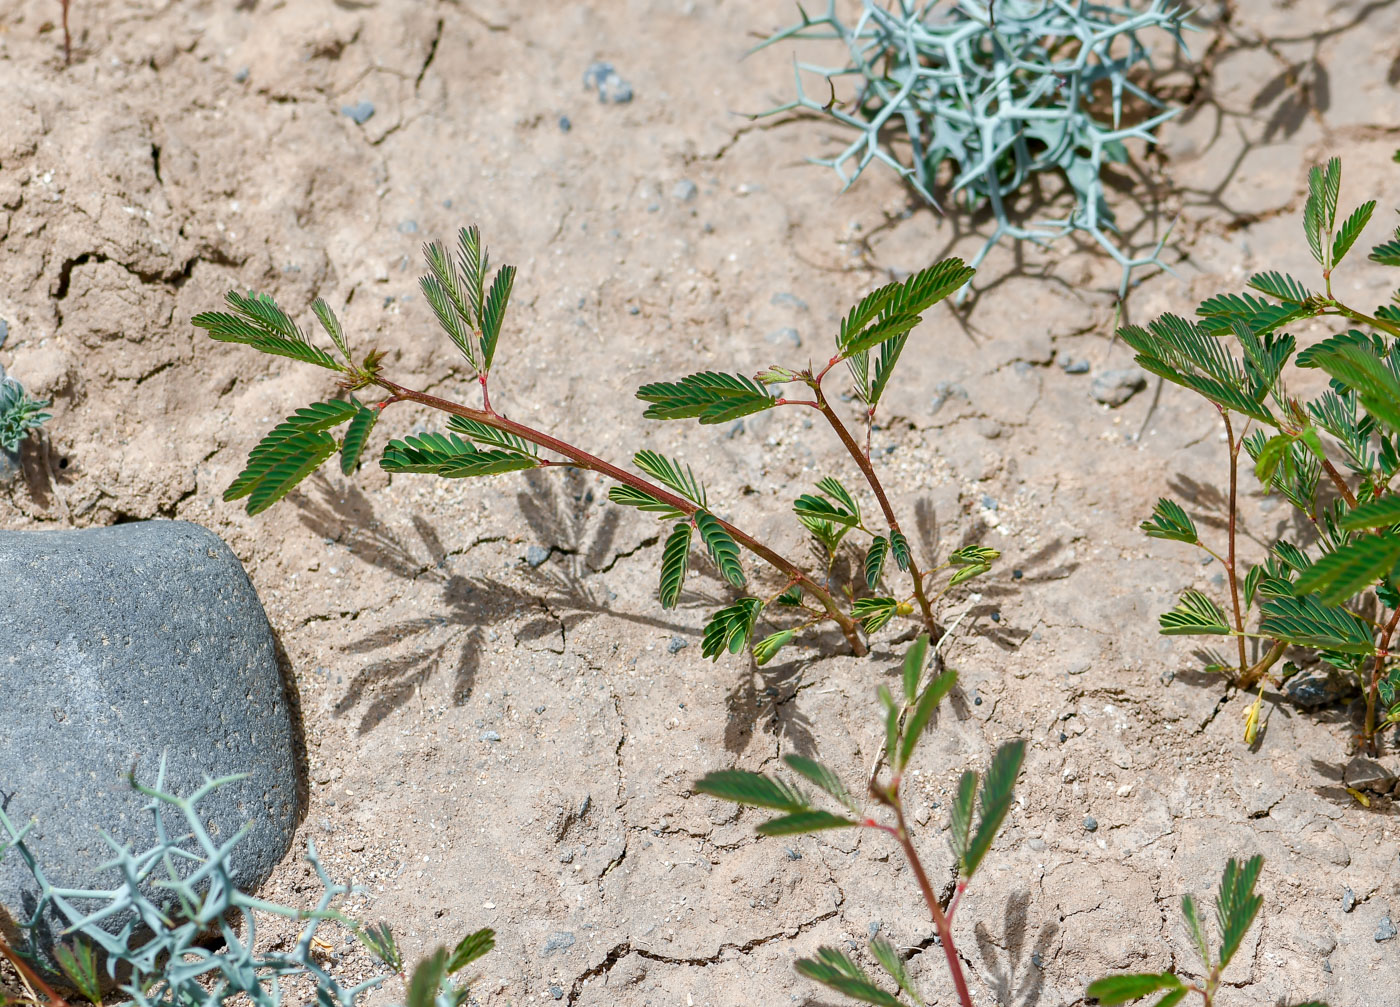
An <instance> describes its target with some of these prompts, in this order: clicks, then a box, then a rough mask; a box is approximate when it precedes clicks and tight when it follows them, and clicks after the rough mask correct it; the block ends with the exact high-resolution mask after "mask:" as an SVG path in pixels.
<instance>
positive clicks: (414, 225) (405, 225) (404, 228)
mask: <svg viewBox="0 0 1400 1007" xmlns="http://www.w3.org/2000/svg"><path fill="white" fill-rule="evenodd" d="M399 233H400V234H417V233H418V221H416V220H401V221H399Z"/></svg>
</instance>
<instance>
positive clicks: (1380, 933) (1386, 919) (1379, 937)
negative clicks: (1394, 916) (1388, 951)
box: [1376, 913, 1400, 944]
mask: <svg viewBox="0 0 1400 1007" xmlns="http://www.w3.org/2000/svg"><path fill="white" fill-rule="evenodd" d="M1397 933H1400V931H1397V930H1396V929H1395V924H1394V923H1392V922H1390V913H1386V914H1385V915H1384V916H1382V917H1381V922H1380V925H1379V926H1377V927H1376V943H1377V944H1379V943H1381V942H1382V941H1393V940H1394V939H1395V936H1396V934H1397Z"/></svg>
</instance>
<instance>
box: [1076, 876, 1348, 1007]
mask: <svg viewBox="0 0 1400 1007" xmlns="http://www.w3.org/2000/svg"><path fill="white" fill-rule="evenodd" d="M1263 866H1264V858H1263V857H1260V856H1254V857H1250V858H1249V860H1247V861H1245V862H1244V863H1243V864H1241V863H1239V862H1238V861H1236V860H1234V859H1231V860H1230V862H1229V863H1227V864H1226V865H1225V872H1224V874H1222V875H1221V877H1220V893H1219V894H1218V895H1217V896H1216V899H1215V922H1216V926H1217V928H1218V929H1219V931H1220V954H1219V956H1218V957H1212V955H1211V951H1210V940H1209V938H1208V937H1207V936H1206V928H1205V924H1204V922H1203V921H1202V919H1201V911H1200V908H1199V907H1198V906H1197V905H1196V900H1195V898H1193V897H1192V896H1191V895H1183V896H1182V897H1181V915H1182V917H1183V918H1184V919H1185V921H1186V929H1187V932H1188V933H1189V934H1190V935H1191V944H1192V946H1193V948H1194V950H1195V951H1196V953H1197V954H1198V955H1200V958H1201V964H1202V965H1203V966H1204V967H1205V972H1204V975H1203V976H1202V977H1201V978H1200V979H1199V980H1197V981H1192V980H1190V979H1183V978H1182V977H1181V976H1179V975H1177V974H1176V973H1174V972H1137V973H1126V974H1120V975H1112V976H1105V977H1104V978H1102V979H1099V980H1097V981H1095V982H1092V983H1090V984H1089V989H1088V991H1087V992H1088V995H1089V996H1091V997H1093V998H1095V999H1096V1000H1097V1001H1098V1002H1099V1004H1100V1005H1101V1007H1118V1005H1119V1004H1126V1003H1134V1002H1135V1001H1138V1000H1141V999H1142V998H1144V997H1148V996H1151V995H1152V994H1154V993H1161V994H1162V996H1161V998H1160V999H1159V1000H1156V1001H1154V1003H1153V1007H1175V1005H1176V1004H1179V1003H1181V1001H1182V1000H1184V999H1186V997H1187V996H1188V995H1189V994H1191V993H1196V994H1198V995H1199V996H1200V997H1201V1001H1202V1007H1215V1002H1216V1001H1215V997H1216V993H1217V992H1218V991H1219V989H1220V984H1221V979H1222V977H1223V975H1224V972H1225V969H1226V967H1227V966H1228V965H1229V964H1230V960H1231V959H1232V958H1234V957H1235V952H1237V951H1239V949H1240V944H1241V943H1242V942H1243V941H1244V938H1245V935H1246V934H1247V933H1249V928H1250V927H1251V926H1253V925H1254V918H1255V917H1256V916H1257V915H1259V909H1260V907H1261V906H1263V904H1264V898H1263V896H1260V895H1256V894H1254V883H1255V881H1257V880H1258V879H1259V872H1260V870H1261V869H1262V868H1263ZM1298 1007H1327V1005H1326V1004H1325V1003H1323V1002H1322V1001H1321V1000H1309V1001H1308V1002H1307V1003H1305V1004H1299V1005H1298Z"/></svg>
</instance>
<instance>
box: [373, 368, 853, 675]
mask: <svg viewBox="0 0 1400 1007" xmlns="http://www.w3.org/2000/svg"><path fill="white" fill-rule="evenodd" d="M374 383H375V384H377V385H379V386H380V387H381V388H383V389H385V390H386V391H388V392H391V393H392V394H393V395H394V396H395V397H396V398H397V399H398V400H400V401H408V402H417V403H419V404H420V405H425V406H429V407H431V408H433V409H437V410H439V411H441V412H445V413H450V414H452V415H453V416H462V417H465V418H466V419H470V420H476V421H477V422H478V423H484V424H485V425H486V426H488V427H493V428H495V429H497V430H504V431H505V432H507V433H512V434H515V435H516V436H517V437H519V438H521V439H522V440H526V441H529V442H530V443H531V444H535V445H538V446H539V447H542V448H545V449H547V450H549V451H553V452H556V453H557V454H561V455H563V456H564V457H566V458H568V459H570V460H571V461H572V462H573V463H574V464H575V465H577V466H578V467H579V468H583V469H589V470H591V471H593V472H598V473H600V474H602V475H605V476H607V477H608V478H609V479H612V480H613V481H614V482H619V483H623V484H625V485H627V486H631V487H632V488H633V489H638V490H641V491H642V492H643V493H646V494H648V495H650V496H652V497H655V498H656V499H657V500H660V501H661V502H663V503H665V504H667V505H668V506H671V507H674V508H675V509H676V510H678V511H680V512H681V513H682V514H685V515H687V516H693V515H694V514H695V512H696V511H698V510H701V508H700V507H698V506H697V505H696V504H694V503H692V502H691V501H689V500H687V499H686V498H685V497H682V496H677V495H676V494H675V493H672V492H670V491H669V490H667V489H663V488H662V487H660V486H658V485H656V484H655V483H652V482H649V481H647V480H646V479H643V478H642V477H641V476H638V475H634V474H633V473H631V472H628V471H627V470H626V469H622V468H618V467H617V466H616V465H613V464H611V463H609V462H605V461H604V460H603V459H601V458H599V457H597V456H596V455H591V454H589V453H588V452H587V451H583V450H581V449H580V448H576V447H574V446H573V445H572V444H569V443H567V442H566V441H561V440H559V438H557V437H551V436H550V435H549V434H547V433H544V432H543V431H541V430H536V429H534V428H533V427H527V426H525V425H524V424H523V423H516V422H515V421H514V420H510V419H507V418H506V417H504V416H502V415H501V414H499V413H495V412H490V413H488V412H484V411H482V410H480V409H472V408H471V407H470V406H464V405H460V404H459V403H456V402H453V401H451V400H450V399H443V398H439V397H438V396H436V395H429V394H428V393H426V392H420V391H415V390H414V389H412V388H405V387H404V386H403V385H400V384H396V383H395V382H393V381H390V380H389V379H387V378H383V377H379V376H376V377H375V379H374ZM714 517H715V520H716V521H719V523H720V525H721V526H722V527H723V528H724V530H725V531H727V532H729V534H730V535H732V536H733V537H734V540H735V541H737V542H739V543H740V544H741V545H743V546H744V547H745V548H746V549H748V550H749V551H750V552H752V553H753V554H754V555H755V556H757V557H759V558H760V559H762V560H763V561H764V562H766V563H767V564H768V565H769V566H772V567H774V568H776V569H777V570H779V571H781V572H782V573H783V574H785V575H786V576H787V577H789V578H790V579H791V580H792V581H793V582H794V583H801V584H802V586H803V587H804V588H805V589H806V590H807V591H809V592H810V593H811V594H812V596H813V597H815V598H816V599H817V600H818V601H820V602H821V604H822V607H823V608H824V609H826V612H827V615H828V616H830V617H831V618H832V619H833V620H834V621H835V622H836V624H837V625H839V626H840V627H841V632H842V633H843V634H844V635H845V637H846V642H847V643H849V644H850V645H851V651H852V653H854V654H855V655H856V656H857V657H863V656H864V655H865V643H864V641H862V640H861V638H860V632H859V627H858V626H857V624H856V622H855V620H854V619H852V618H851V617H850V616H849V615H847V614H846V613H845V612H844V611H842V610H841V606H840V605H839V604H837V601H836V599H835V598H834V597H832V595H831V592H830V591H828V590H827V589H826V587H825V586H824V585H822V584H819V583H818V582H817V580H816V579H815V578H814V577H812V576H811V575H810V574H808V573H807V572H806V571H805V570H803V569H802V568H801V567H799V566H797V565H795V564H794V563H792V562H791V561H789V560H787V559H785V558H783V557H782V556H780V555H778V554H777V553H776V552H774V551H773V550H772V549H770V548H768V547H767V546H766V545H764V544H763V543H762V542H759V541H758V540H757V539H755V538H753V537H752V536H751V535H749V534H747V533H746V532H744V531H741V530H740V529H738V528H736V527H735V526H734V525H732V524H730V523H729V522H728V521H725V520H723V519H721V518H720V517H718V515H714Z"/></svg>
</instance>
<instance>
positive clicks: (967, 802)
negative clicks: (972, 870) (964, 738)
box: [948, 769, 977, 864]
mask: <svg viewBox="0 0 1400 1007" xmlns="http://www.w3.org/2000/svg"><path fill="white" fill-rule="evenodd" d="M976 798H977V774H976V773H975V772H973V771H972V770H970V769H965V770H963V774H962V775H961V776H960V777H958V792H957V794H956V796H954V798H953V807H952V812H951V814H950V815H949V817H948V845H949V847H951V848H952V850H953V858H954V859H955V860H957V862H958V863H960V864H961V863H962V862H963V858H964V857H966V856H967V849H968V838H969V836H970V835H971V833H972V802H973V801H974V800H976Z"/></svg>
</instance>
